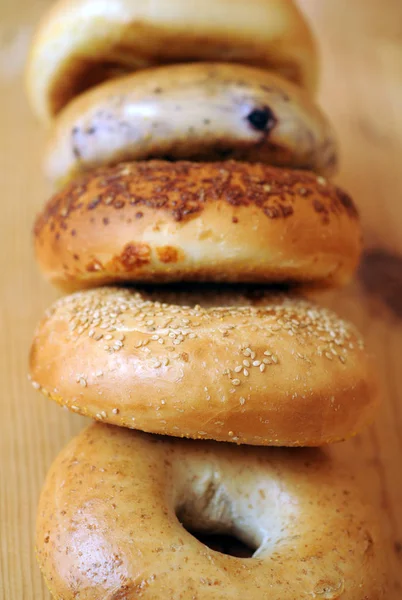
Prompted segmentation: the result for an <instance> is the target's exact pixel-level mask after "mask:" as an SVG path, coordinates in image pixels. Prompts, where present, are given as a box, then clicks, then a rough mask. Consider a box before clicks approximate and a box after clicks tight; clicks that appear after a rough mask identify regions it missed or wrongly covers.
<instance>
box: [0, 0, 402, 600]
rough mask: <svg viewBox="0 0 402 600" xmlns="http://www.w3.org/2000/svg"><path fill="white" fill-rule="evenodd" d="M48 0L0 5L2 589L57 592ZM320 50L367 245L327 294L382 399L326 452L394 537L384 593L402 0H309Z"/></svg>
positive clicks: (12, 595)
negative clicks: (42, 350)
mask: <svg viewBox="0 0 402 600" xmlns="http://www.w3.org/2000/svg"><path fill="white" fill-rule="evenodd" d="M51 3H52V2H51V0H35V1H33V0H14V1H13V2H2V3H1V8H0V178H1V179H0V182H1V196H2V198H1V206H2V213H1V223H2V227H1V235H0V264H1V271H0V272H1V273H2V284H1V285H2V288H1V313H0V319H1V320H0V323H1V330H2V332H3V335H2V336H1V342H0V343H1V350H0V358H1V362H0V368H1V371H0V386H1V395H0V408H1V411H0V419H1V420H0V549H1V555H0V599H1V600H3V599H4V600H30V599H35V600H42V599H49V595H48V593H47V592H46V591H45V586H44V584H43V582H42V579H41V577H40V574H39V571H38V568H37V566H36V562H35V557H34V552H33V543H34V542H33V527H34V517H35V510H36V503H37V498H38V494H39V490H40V486H41V483H42V481H43V478H44V476H45V473H46V471H47V468H48V467H49V465H50V463H51V461H52V460H53V458H54V457H55V455H56V453H57V452H58V451H59V449H60V448H62V446H64V444H65V443H66V442H67V441H68V440H69V439H70V438H71V436H72V435H73V434H75V433H76V432H78V431H79V430H80V429H81V428H82V426H83V425H84V423H85V420H84V419H81V418H79V417H77V416H74V415H72V414H70V413H67V412H65V411H63V410H61V409H60V408H58V407H57V406H56V405H54V404H53V403H51V402H49V401H47V400H46V399H44V398H42V397H40V396H39V395H38V394H37V393H35V392H34V391H33V390H32V389H31V386H30V384H29V383H28V380H27V375H26V372H27V355H28V351H29V346H30V342H31V337H32V332H33V328H34V326H35V323H36V321H37V319H38V317H39V316H40V315H41V313H42V312H43V310H44V309H45V307H46V306H47V305H48V304H49V303H50V302H51V301H52V300H53V299H54V298H55V297H56V292H55V291H54V290H52V289H51V288H50V287H49V286H48V285H47V284H45V283H44V282H43V281H42V279H41V277H40V276H39V274H38V271H37V269H36V267H35V264H34V260H33V256H32V248H31V228H32V222H33V218H34V215H35V213H36V211H37V210H38V208H39V207H40V206H41V205H42V204H43V202H44V201H45V199H46V196H47V193H48V191H47V190H46V188H45V184H44V181H43V179H42V175H41V168H40V163H41V155H42V149H43V145H44V139H45V136H44V133H43V131H42V130H41V129H40V128H39V126H38V125H37V124H36V123H35V122H34V120H33V118H32V116H31V114H30V112H29V109H28V107H27V104H26V101H25V98H24V96H23V92H22V68H23V64H24V59H25V55H26V50H27V46H28V42H29V38H30V36H31V33H32V27H33V24H34V23H35V22H36V21H37V19H38V17H39V15H40V14H41V13H42V12H43V11H44V9H45V8H46V7H47V6H49V5H50V4H51ZM301 3H302V5H303V7H304V8H305V10H306V12H307V13H308V16H309V18H310V19H311V22H312V25H313V27H314V29H315V31H316V33H317V36H318V38H319V41H320V44H321V47H322V57H323V60H322V62H323V66H324V67H325V68H324V69H323V71H324V72H323V76H322V91H321V95H320V101H321V104H322V106H324V107H325V109H326V111H327V112H328V113H329V115H330V116H331V118H332V121H333V122H334V124H335V126H336V128H337V131H338V133H339V137H340V140H341V145H342V170H341V173H340V176H339V181H340V182H341V183H342V185H344V186H345V187H346V188H347V189H348V190H349V191H350V192H351V193H352V194H353V196H354V197H355V199H356V201H357V203H358V205H359V206H360V209H361V214H362V219H363V224H364V228H365V234H366V244H367V248H368V253H367V255H366V257H365V260H364V263H363V268H362V269H361V271H360V274H359V276H358V279H357V281H356V283H355V284H354V285H353V286H351V287H350V288H349V289H347V290H345V291H341V292H331V293H327V294H325V297H323V299H322V301H324V302H327V303H328V304H330V305H333V306H336V308H337V310H338V311H339V312H341V313H342V314H343V315H345V316H347V317H349V318H351V319H352V320H354V321H355V322H356V324H357V325H358V326H360V328H361V329H362V330H363V332H364V333H365V335H366V337H367V340H368V342H369V344H371V346H372V348H373V349H374V350H375V352H376V355H377V364H378V370H379V374H380V379H381V384H382V395H383V405H382V408H381V411H380V412H379V413H378V415H377V420H376V423H375V425H374V426H373V427H372V428H371V429H370V430H368V431H366V432H364V434H363V435H361V436H359V437H357V438H356V439H355V440H353V441H350V442H347V443H344V444H340V445H338V446H336V447H334V448H333V449H332V450H331V451H332V452H333V454H334V455H337V456H340V457H342V458H343V459H346V460H347V461H348V463H349V465H350V469H353V470H354V472H355V474H356V477H357V478H358V480H359V481H360V484H361V486H362V488H363V490H365V493H366V496H367V498H370V499H371V500H372V502H373V503H375V504H377V505H378V507H379V510H380V514H381V516H382V518H383V521H384V529H385V532H386V535H387V537H388V539H389V541H390V547H391V554H390V556H391V558H390V580H391V582H392V593H391V594H390V595H389V596H388V599H389V600H398V599H400V598H401V595H402V591H401V585H402V579H401V575H400V573H401V571H402V564H401V562H402V467H401V461H402V364H401V361H402V268H401V267H402V259H401V258H398V256H402V234H401V232H402V197H401V194H402V164H401V157H402V4H401V2H400V0H381V1H380V0H354V1H353V2H352V1H351V0H303V1H302V2H301Z"/></svg>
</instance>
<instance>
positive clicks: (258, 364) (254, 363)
mask: <svg viewBox="0 0 402 600" xmlns="http://www.w3.org/2000/svg"><path fill="white" fill-rule="evenodd" d="M260 364H261V361H260V360H253V367H259V366H260Z"/></svg>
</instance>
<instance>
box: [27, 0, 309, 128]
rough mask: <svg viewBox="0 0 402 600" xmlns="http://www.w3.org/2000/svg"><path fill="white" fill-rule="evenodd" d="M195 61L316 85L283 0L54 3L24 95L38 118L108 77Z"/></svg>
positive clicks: (35, 47) (302, 37)
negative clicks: (239, 66)
mask: <svg viewBox="0 0 402 600" xmlns="http://www.w3.org/2000/svg"><path fill="white" fill-rule="evenodd" d="M203 60H204V61H229V62H237V63H243V64H249V65H251V66H258V67H261V68H265V69H269V70H274V71H277V72H278V73H280V74H282V75H283V76H284V77H286V78H287V79H290V80H292V81H294V82H296V83H298V84H300V85H302V86H303V87H306V88H307V89H309V90H312V89H314V87H315V83H316V76H317V55H316V47H315V43H314V40H313V38H312V34H311V32H310V29H309V27H308V25H307V23H306V22H305V20H304V18H303V17H302V15H301V13H300V12H299V10H298V9H297V8H296V6H295V5H294V3H293V2H292V1H291V0H249V2H247V3H245V2H243V0H169V2H166V0H153V1H152V2H149V1H148V0H59V1H58V2H56V3H55V4H54V6H53V7H52V8H51V9H50V10H49V12H48V14H47V15H46V17H45V18H44V20H43V21H42V23H41V24H40V26H39V28H38V31H37V34H36V36H35V38H34V42H33V44H32V48H31V54H30V58H29V61H28V72H27V87H28V93H29V98H30V101H31V105H32V108H33V110H34V111H35V113H36V115H37V116H38V117H39V118H40V119H42V120H43V121H45V122H46V121H50V120H51V119H52V118H53V117H54V116H55V115H56V114H57V113H58V112H59V111H60V110H61V109H62V108H63V106H65V105H66V104H68V102H69V101H70V100H71V99H72V98H74V97H75V96H77V95H78V94H80V93H81V92H83V91H84V90H85V89H88V88H89V87H92V86H93V85H96V84H97V83H100V82H102V81H104V80H105V79H108V78H110V77H115V76H116V75H119V74H122V73H127V72H131V71H133V70H137V69H141V68H144V67H149V66H153V65H159V64H169V63H177V62H194V61H203Z"/></svg>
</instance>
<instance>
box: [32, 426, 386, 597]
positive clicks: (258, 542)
mask: <svg viewBox="0 0 402 600" xmlns="http://www.w3.org/2000/svg"><path fill="white" fill-rule="evenodd" d="M181 523H182V524H183V525H184V527H183V525H182V524H181ZM185 528H186V529H185ZM189 531H193V532H206V533H228V534H231V535H234V536H237V537H238V538H239V539H241V540H242V541H243V542H245V543H246V544H248V545H249V546H250V548H251V550H254V551H255V552H254V555H253V556H252V558H243V559H241V558H235V557H233V556H227V555H224V554H221V553H219V552H216V551H214V550H212V549H211V548H209V547H208V546H206V545H204V544H203V543H201V542H200V541H198V539H196V537H194V536H193V535H192V534H191V533H189ZM36 548H37V557H38V561H39V565H40V567H41V570H42V573H43V574H44V577H45V580H46V582H47V584H48V586H49V588H50V590H51V592H52V593H53V595H54V597H55V598H57V599H59V598H63V600H73V599H74V598H78V597H79V598H80V600H99V599H100V598H102V599H105V600H106V599H108V600H112V599H113V600H120V599H123V598H124V600H137V599H138V598H141V599H143V600H160V599H161V598H164V599H165V600H178V599H179V598H180V599H181V600H194V599H195V598H197V599H202V600H244V599H245V598H247V600H253V599H256V600H257V599H258V600H268V599H269V600H295V599H296V598H297V599H301V598H316V599H317V600H318V599H326V600H337V599H339V600H341V599H342V600H367V599H370V600H381V599H382V598H385V593H386V575H385V570H386V560H387V555H386V552H385V544H384V542H383V540H382V538H381V535H380V531H379V528H378V526H377V523H376V521H375V520H374V519H373V515H372V512H371V510H370V509H369V508H368V507H367V506H366V505H365V504H364V503H363V502H361V500H360V498H359V495H358V493H357V490H356V488H355V485H354V483H353V481H352V480H351V479H350V477H347V476H345V475H344V474H343V472H342V467H340V466H339V465H337V464H336V463H335V462H334V461H331V460H330V458H329V457H328V456H326V455H325V454H324V453H323V452H321V451H318V450H315V451H313V450H306V449H304V450H303V449H300V450H299V451H298V452H294V451H291V450H285V449H275V448H251V447H244V446H243V447H235V446H233V445H228V444H217V443H214V442H202V443H200V442H194V441H193V442H189V441H188V440H176V439H172V438H159V439H158V438H156V437H153V436H150V435H147V434H142V433H139V432H133V431H128V430H124V429H121V428H117V427H112V426H107V425H101V424H96V425H92V426H90V427H89V428H88V429H86V430H85V431H84V432H82V433H81V434H80V435H79V436H78V437H76V438H75V439H74V440H73V441H72V442H71V443H70V444H69V445H68V446H67V447H66V448H65V449H64V450H63V451H62V452H61V454H60V455H59V457H58V458H57V459H56V461H55V462H54V464H53V466H52V467H51V470H50V472H49V475H48V477H47V480H46V483H45V486H44V489H43V492H42V496H41V499H40V504H39V510H38V518H37V530H36Z"/></svg>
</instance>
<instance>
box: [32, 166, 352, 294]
mask: <svg viewBox="0 0 402 600" xmlns="http://www.w3.org/2000/svg"><path fill="white" fill-rule="evenodd" d="M34 231H35V252H36V257H37V260H38V262H39V265H40V267H41V269H42V271H43V272H44V274H45V275H46V277H47V278H48V279H50V280H51V281H52V282H54V283H56V284H57V285H60V286H61V287H63V288H64V289H67V290H74V289H80V288H84V287H90V286H95V285H101V284H105V283H115V282H134V281H137V282H138V281H152V282H161V281H183V280H184V281H194V280H195V281H197V280H206V281H208V280H209V281H243V282H281V281H282V282H283V281H286V282H289V281H291V282H310V283H311V282H314V283H317V284H320V285H327V286H329V285H341V284H344V283H346V282H347V281H349V280H350V278H351V276H352V274H353V272H354V270H355V268H356V265H357V263H358V260H359V256H360V251H361V233H360V225H359V220H358V216H357V211H356V208H355V206H354V204H353V202H352V200H351V199H350V198H349V196H347V194H345V193H344V192H343V191H342V190H340V189H339V188H337V187H336V186H334V185H333V184H331V183H329V182H327V181H326V180H325V179H324V178H323V177H321V176H318V177H317V176H316V175H314V174H313V173H310V172H308V171H294V170H285V169H278V168H275V167H269V166H266V165H262V164H258V163H256V164H248V163H240V162H234V161H226V162H221V163H218V162H217V163H189V162H175V163H169V162H163V161H145V162H137V163H127V164H121V165H117V166H114V167H107V168H106V167H105V168H99V169H97V170H95V171H94V172H91V173H88V174H86V175H84V176H83V177H81V178H79V179H77V180H75V181H73V182H71V183H70V184H68V185H67V186H66V187H64V188H63V189H62V190H61V191H60V192H58V193H57V194H56V195H55V196H54V197H53V198H52V199H51V200H50V202H49V203H48V204H47V206H46V207H45V208H44V210H43V211H42V213H41V214H40V215H39V217H38V219H37V221H36V225H35V230H34Z"/></svg>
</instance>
